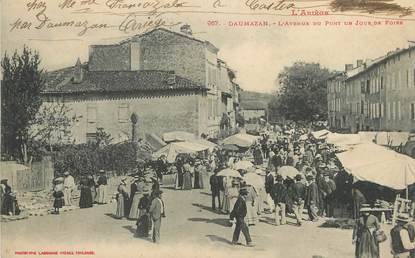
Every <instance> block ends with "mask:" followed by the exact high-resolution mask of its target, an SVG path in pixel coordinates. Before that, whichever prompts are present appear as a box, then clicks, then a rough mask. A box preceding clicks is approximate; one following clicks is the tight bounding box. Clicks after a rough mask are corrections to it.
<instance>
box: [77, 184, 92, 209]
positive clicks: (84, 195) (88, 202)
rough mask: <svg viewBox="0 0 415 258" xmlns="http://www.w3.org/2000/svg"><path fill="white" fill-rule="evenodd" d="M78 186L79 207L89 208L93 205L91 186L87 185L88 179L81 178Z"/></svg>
mask: <svg viewBox="0 0 415 258" xmlns="http://www.w3.org/2000/svg"><path fill="white" fill-rule="evenodd" d="M79 188H80V190H81V196H80V198H79V208H81V209H83V208H91V207H92V206H93V202H92V193H91V188H90V187H89V185H88V179H87V178H82V180H81V182H80V184H79Z"/></svg>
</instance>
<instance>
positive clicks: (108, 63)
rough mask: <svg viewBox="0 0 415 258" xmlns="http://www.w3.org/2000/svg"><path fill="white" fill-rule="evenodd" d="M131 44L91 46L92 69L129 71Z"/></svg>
mask: <svg viewBox="0 0 415 258" xmlns="http://www.w3.org/2000/svg"><path fill="white" fill-rule="evenodd" d="M130 55H131V54H130V45H129V44H121V45H102V46H90V48H89V64H88V66H89V70H90V71H128V70H130V68H131V65H130Z"/></svg>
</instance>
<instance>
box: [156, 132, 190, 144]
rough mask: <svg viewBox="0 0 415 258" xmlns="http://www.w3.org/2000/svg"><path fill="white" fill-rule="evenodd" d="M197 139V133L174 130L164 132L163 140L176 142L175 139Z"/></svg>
mask: <svg viewBox="0 0 415 258" xmlns="http://www.w3.org/2000/svg"><path fill="white" fill-rule="evenodd" d="M192 140H196V135H194V134H192V133H188V132H184V131H173V132H168V133H164V134H163V141H165V142H175V141H192Z"/></svg>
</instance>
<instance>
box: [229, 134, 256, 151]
mask: <svg viewBox="0 0 415 258" xmlns="http://www.w3.org/2000/svg"><path fill="white" fill-rule="evenodd" d="M257 140H258V137H257V136H253V135H250V134H244V133H238V134H235V135H232V136H230V137H228V138H226V139H225V140H223V144H233V145H236V146H239V147H243V148H247V147H251V146H252V145H253V144H254V143H255V142H256V141H257Z"/></svg>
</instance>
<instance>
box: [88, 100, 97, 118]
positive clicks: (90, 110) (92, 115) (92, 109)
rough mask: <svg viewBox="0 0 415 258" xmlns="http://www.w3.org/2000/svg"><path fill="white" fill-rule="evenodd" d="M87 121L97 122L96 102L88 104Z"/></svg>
mask: <svg viewBox="0 0 415 258" xmlns="http://www.w3.org/2000/svg"><path fill="white" fill-rule="evenodd" d="M86 112H87V122H88V123H96V122H97V107H96V105H94V104H91V105H88V106H87V110H86Z"/></svg>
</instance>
